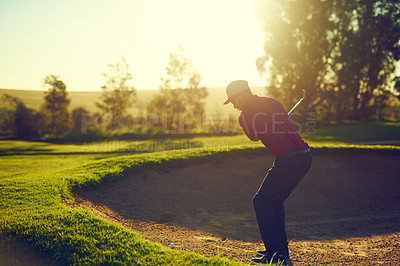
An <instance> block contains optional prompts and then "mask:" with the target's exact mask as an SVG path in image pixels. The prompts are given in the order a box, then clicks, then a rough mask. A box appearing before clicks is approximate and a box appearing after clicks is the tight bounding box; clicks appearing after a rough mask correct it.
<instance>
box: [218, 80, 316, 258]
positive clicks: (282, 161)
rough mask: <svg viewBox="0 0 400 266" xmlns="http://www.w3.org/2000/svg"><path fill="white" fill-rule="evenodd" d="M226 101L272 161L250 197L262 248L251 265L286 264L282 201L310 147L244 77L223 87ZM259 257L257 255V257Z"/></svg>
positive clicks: (299, 174) (304, 167)
mask: <svg viewBox="0 0 400 266" xmlns="http://www.w3.org/2000/svg"><path fill="white" fill-rule="evenodd" d="M226 94H227V95H228V100H226V101H225V103H224V104H228V103H232V104H233V107H234V108H236V109H239V110H241V111H242V112H241V114H240V115H239V124H240V126H241V127H242V128H243V131H244V132H245V133H246V135H247V137H248V138H249V139H250V140H252V141H258V140H261V142H262V143H263V144H264V145H265V147H266V148H267V149H268V150H270V151H271V152H272V154H273V155H274V156H275V157H276V160H275V161H274V163H273V164H272V166H271V168H270V169H269V171H268V173H267V175H266V176H265V178H264V180H263V182H262V184H261V186H260V188H259V190H258V191H257V193H256V194H255V196H254V198H253V205H254V209H255V213H256V217H257V222H258V227H259V229H260V234H261V238H262V240H263V242H264V246H265V250H263V251H257V253H258V256H259V257H258V258H252V259H251V260H252V262H253V263H254V264H268V263H269V262H271V261H272V262H273V263H279V262H282V263H283V265H288V263H290V259H289V250H288V242H287V236H286V231H285V211H284V207H283V203H284V201H285V200H286V199H287V198H288V197H289V195H290V193H291V192H292V191H293V190H294V188H295V187H296V185H297V184H298V183H299V182H300V180H301V179H302V178H303V177H304V176H305V174H306V173H307V171H308V169H309V168H310V166H311V153H310V147H309V146H308V144H307V143H305V142H304V141H303V139H302V138H301V137H300V135H299V133H298V132H297V130H296V128H295V126H294V125H293V123H292V121H291V120H290V118H289V116H288V114H287V113H286V111H285V109H284V108H283V105H282V104H281V103H280V102H279V101H277V100H276V99H274V98H269V97H259V96H257V95H253V94H252V93H251V91H250V88H249V85H248V83H247V81H245V80H235V81H232V82H231V83H230V84H229V85H228V86H227V87H226ZM260 256H261V257H260Z"/></svg>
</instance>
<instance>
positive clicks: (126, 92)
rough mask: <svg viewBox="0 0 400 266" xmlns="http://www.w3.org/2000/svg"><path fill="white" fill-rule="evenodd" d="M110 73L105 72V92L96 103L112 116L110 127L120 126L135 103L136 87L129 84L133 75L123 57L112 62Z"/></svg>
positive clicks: (103, 87)
mask: <svg viewBox="0 0 400 266" xmlns="http://www.w3.org/2000/svg"><path fill="white" fill-rule="evenodd" d="M108 67H109V73H103V76H104V78H105V84H104V85H103V86H102V87H101V88H102V90H103V93H102V95H101V97H100V100H101V101H100V102H97V103H96V105H97V107H99V108H100V109H101V110H102V111H103V112H104V113H105V114H106V115H108V116H109V118H110V121H111V123H110V128H113V129H115V128H117V129H118V128H120V127H121V126H122V125H123V121H122V119H123V116H124V115H125V113H126V111H127V110H128V108H129V107H131V106H132V104H133V103H134V96H135V95H136V89H135V88H134V87H133V86H130V85H128V82H129V81H130V80H132V78H133V76H132V74H131V73H130V72H129V65H128V64H127V63H126V61H125V59H124V58H123V57H122V58H121V61H119V62H117V63H116V64H110V65H108Z"/></svg>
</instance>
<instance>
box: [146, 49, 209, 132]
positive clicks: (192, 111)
mask: <svg viewBox="0 0 400 266" xmlns="http://www.w3.org/2000/svg"><path fill="white" fill-rule="evenodd" d="M200 81H201V76H200V74H199V73H197V71H196V70H195V68H194V67H193V64H192V61H191V60H190V59H189V58H187V57H186V56H185V50H184V48H183V47H182V46H180V47H179V48H178V49H177V50H176V51H175V52H172V53H171V54H170V56H169V62H168V65H167V67H166V76H165V77H164V78H161V85H160V92H159V93H158V94H156V95H154V96H153V99H152V100H151V101H150V103H149V104H148V106H147V112H148V113H149V114H150V115H151V116H157V119H156V120H157V121H154V125H155V126H156V127H158V128H161V127H164V128H163V129H164V130H168V131H170V132H173V131H176V130H177V129H179V132H182V131H185V132H186V131H190V130H192V129H193V128H195V127H196V126H197V125H198V121H199V120H201V119H202V117H203V115H204V99H205V98H206V97H207V95H208V91H207V88H206V87H203V86H200ZM153 119H154V117H153Z"/></svg>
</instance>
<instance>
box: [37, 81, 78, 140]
mask: <svg viewBox="0 0 400 266" xmlns="http://www.w3.org/2000/svg"><path fill="white" fill-rule="evenodd" d="M44 86H45V87H47V88H48V91H47V92H45V96H44V100H45V103H44V104H43V107H42V109H43V110H44V113H45V114H46V115H47V116H48V117H49V120H48V125H47V128H48V132H50V133H53V134H61V133H64V132H67V131H68V130H69V112H68V106H69V103H70V101H71V100H70V99H69V98H68V93H67V86H66V85H65V83H64V82H63V81H61V80H60V79H59V77H58V76H54V75H50V76H47V77H46V78H45V79H44Z"/></svg>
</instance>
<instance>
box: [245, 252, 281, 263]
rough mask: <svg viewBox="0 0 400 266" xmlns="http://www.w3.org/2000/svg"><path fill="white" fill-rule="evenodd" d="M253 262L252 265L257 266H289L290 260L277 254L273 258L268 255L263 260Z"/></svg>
mask: <svg viewBox="0 0 400 266" xmlns="http://www.w3.org/2000/svg"><path fill="white" fill-rule="evenodd" d="M251 262H252V264H255V265H268V264H271V263H276V264H279V263H281V264H280V265H283V266H287V265H288V259H287V258H286V256H285V255H283V254H278V253H276V252H275V253H274V254H273V255H272V256H271V255H269V254H268V253H267V254H265V255H264V256H262V257H261V258H252V259H251Z"/></svg>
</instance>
